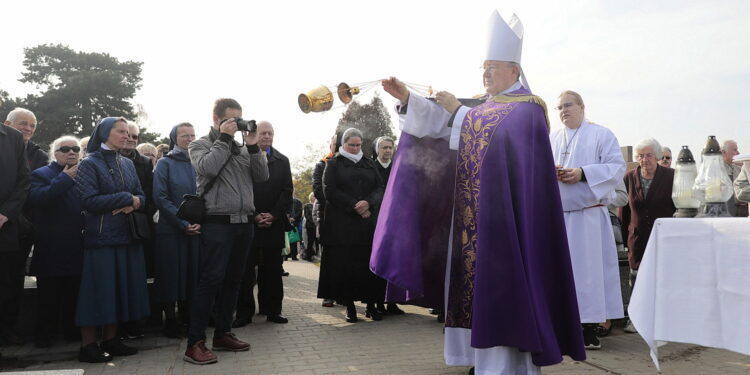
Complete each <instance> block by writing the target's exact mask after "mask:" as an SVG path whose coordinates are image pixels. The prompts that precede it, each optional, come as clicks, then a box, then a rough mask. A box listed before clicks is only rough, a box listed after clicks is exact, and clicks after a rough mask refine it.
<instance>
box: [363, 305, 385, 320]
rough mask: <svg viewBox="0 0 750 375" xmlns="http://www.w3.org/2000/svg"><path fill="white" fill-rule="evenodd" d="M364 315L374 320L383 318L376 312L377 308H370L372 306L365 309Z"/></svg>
mask: <svg viewBox="0 0 750 375" xmlns="http://www.w3.org/2000/svg"><path fill="white" fill-rule="evenodd" d="M365 317H366V318H370V319H372V320H374V321H376V322H377V321H380V320H383V316H382V315H380V313H379V312H378V310H376V309H372V308H368V309H366V310H365Z"/></svg>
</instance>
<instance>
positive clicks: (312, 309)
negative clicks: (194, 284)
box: [0, 261, 750, 375]
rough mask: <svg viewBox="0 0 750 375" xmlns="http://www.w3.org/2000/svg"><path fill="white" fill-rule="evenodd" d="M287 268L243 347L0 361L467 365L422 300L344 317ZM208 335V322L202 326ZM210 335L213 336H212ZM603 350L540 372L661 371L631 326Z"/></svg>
mask: <svg viewBox="0 0 750 375" xmlns="http://www.w3.org/2000/svg"><path fill="white" fill-rule="evenodd" d="M284 267H285V269H286V270H287V271H289V272H290V273H291V276H290V277H287V278H284V293H285V298H284V315H286V316H287V317H288V318H289V323H288V324H274V323H267V322H266V321H265V319H264V317H262V316H256V317H255V319H254V322H253V323H252V324H250V325H248V326H246V327H243V328H240V329H236V330H234V332H235V333H236V334H237V336H238V337H239V338H241V339H243V340H247V341H249V342H250V343H251V344H252V349H251V350H250V351H249V352H243V353H228V352H217V355H218V357H219V363H217V364H214V365H208V366H196V365H192V364H188V363H186V362H184V361H183V360H182V355H183V353H184V351H185V345H186V342H185V340H184V339H183V340H177V339H167V338H163V337H161V336H159V335H158V332H153V333H151V334H148V335H146V337H145V338H143V339H138V340H131V341H129V343H130V344H131V345H134V346H136V347H138V348H139V349H140V352H139V353H138V354H137V355H135V356H132V357H124V358H117V359H116V360H114V361H113V362H110V363H107V364H83V363H79V362H77V361H76V356H77V350H78V344H77V343H67V344H58V345H56V346H54V347H52V348H50V349H36V348H34V347H33V345H31V344H27V345H24V346H20V347H2V348H0V352H2V353H3V359H2V361H1V362H0V371H40V370H61V369H83V370H84V372H85V374H87V375H88V374H257V375H260V374H262V375H274V374H283V375H324V374H378V375H383V374H425V375H428V374H429V375H435V374H446V375H449V374H450V375H461V374H466V373H467V371H468V368H467V367H448V366H446V365H445V364H444V362H443V357H442V345H443V337H442V325H441V324H438V323H437V322H436V320H435V317H434V316H432V315H429V314H428V313H427V311H426V309H423V308H419V307H413V306H403V307H402V308H403V309H404V310H405V311H406V312H407V314H406V315H401V316H386V317H385V318H384V319H383V320H382V321H380V322H373V321H371V320H370V319H366V318H365V317H364V306H359V307H358V310H359V313H360V318H361V319H360V321H359V322H357V323H355V324H350V323H346V322H345V321H344V315H345V309H344V308H343V307H341V306H336V307H333V308H324V307H322V306H321V304H320V300H318V299H317V298H315V292H316V288H317V277H318V268H317V267H316V266H315V265H313V264H311V263H308V262H304V261H297V262H293V261H289V262H286V263H284ZM207 333H208V334H209V336H210V333H211V332H210V331H208V332H207ZM209 342H210V337H209ZM602 345H603V346H604V348H603V350H600V351H591V352H588V354H589V359H588V360H587V361H584V362H576V361H571V360H570V359H567V360H566V361H564V362H563V363H561V364H559V365H556V366H550V367H545V368H543V373H544V374H565V375H567V374H586V375H588V374H657V371H656V369H655V367H654V365H653V363H652V362H651V359H650V357H649V355H648V347H647V346H646V344H645V343H644V342H643V340H642V339H641V338H640V336H638V335H637V334H625V333H623V332H622V331H621V329H619V328H616V329H615V330H614V331H613V333H612V335H611V336H610V337H607V338H604V339H603V340H602ZM660 357H661V367H662V373H663V374H709V375H723V374H750V357H748V356H745V355H741V354H738V353H734V352H730V351H726V350H719V349H710V348H704V347H700V346H695V345H687V344H668V345H667V346H665V347H663V348H662V349H661V355H660Z"/></svg>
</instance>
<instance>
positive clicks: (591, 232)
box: [550, 120, 625, 323]
mask: <svg viewBox="0 0 750 375" xmlns="http://www.w3.org/2000/svg"><path fill="white" fill-rule="evenodd" d="M550 143H551V144H552V154H553V155H554V157H555V165H562V166H563V167H564V168H582V169H583V172H584V174H585V176H586V181H585V182H578V183H575V184H565V183H562V182H558V184H559V186H560V196H561V200H562V207H563V211H564V217H565V228H566V231H567V233H568V245H569V247H570V261H571V263H572V266H573V278H574V279H575V284H576V295H577V297H578V310H579V312H580V314H581V323H600V322H604V321H605V320H607V319H618V318H622V317H623V316H624V311H623V306H622V294H621V291H620V273H619V268H618V262H617V247H616V245H615V239H614V235H613V233H612V223H611V221H610V219H609V214H608V212H607V205H608V204H610V203H612V202H613V201H614V199H615V197H616V195H615V188H616V187H617V185H618V183H619V182H622V178H623V176H624V174H625V160H624V159H623V157H622V153H621V152H620V145H619V143H618V142H617V138H616V137H615V135H614V134H613V133H612V132H611V131H610V130H609V129H607V128H605V127H603V126H601V125H597V124H592V123H589V122H588V121H586V120H583V122H582V123H581V126H580V127H579V128H578V129H568V128H567V127H564V126H563V127H562V128H561V129H557V130H555V131H553V132H552V133H551V134H550Z"/></svg>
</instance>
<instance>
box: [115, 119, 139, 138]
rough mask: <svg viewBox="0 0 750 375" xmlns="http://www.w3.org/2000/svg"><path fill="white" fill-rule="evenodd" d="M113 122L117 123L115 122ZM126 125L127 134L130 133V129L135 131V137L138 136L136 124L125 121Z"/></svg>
mask: <svg viewBox="0 0 750 375" xmlns="http://www.w3.org/2000/svg"><path fill="white" fill-rule="evenodd" d="M115 122H117V121H115ZM126 123H127V124H128V133H130V130H131V129H135V134H136V135H138V134H140V133H141V129H140V128H139V127H138V124H136V123H134V122H130V121H126Z"/></svg>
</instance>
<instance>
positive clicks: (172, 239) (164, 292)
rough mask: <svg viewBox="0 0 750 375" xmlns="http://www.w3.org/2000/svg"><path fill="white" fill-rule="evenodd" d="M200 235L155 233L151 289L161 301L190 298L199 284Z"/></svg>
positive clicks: (169, 301)
mask: <svg viewBox="0 0 750 375" xmlns="http://www.w3.org/2000/svg"><path fill="white" fill-rule="evenodd" d="M200 243H201V242H200V236H188V235H184V234H158V235H157V237H156V249H155V251H154V292H155V293H156V301H158V302H159V303H161V304H168V303H174V302H176V301H187V300H190V299H192V297H193V292H194V291H195V287H196V286H197V285H198V256H199V250H200Z"/></svg>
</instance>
